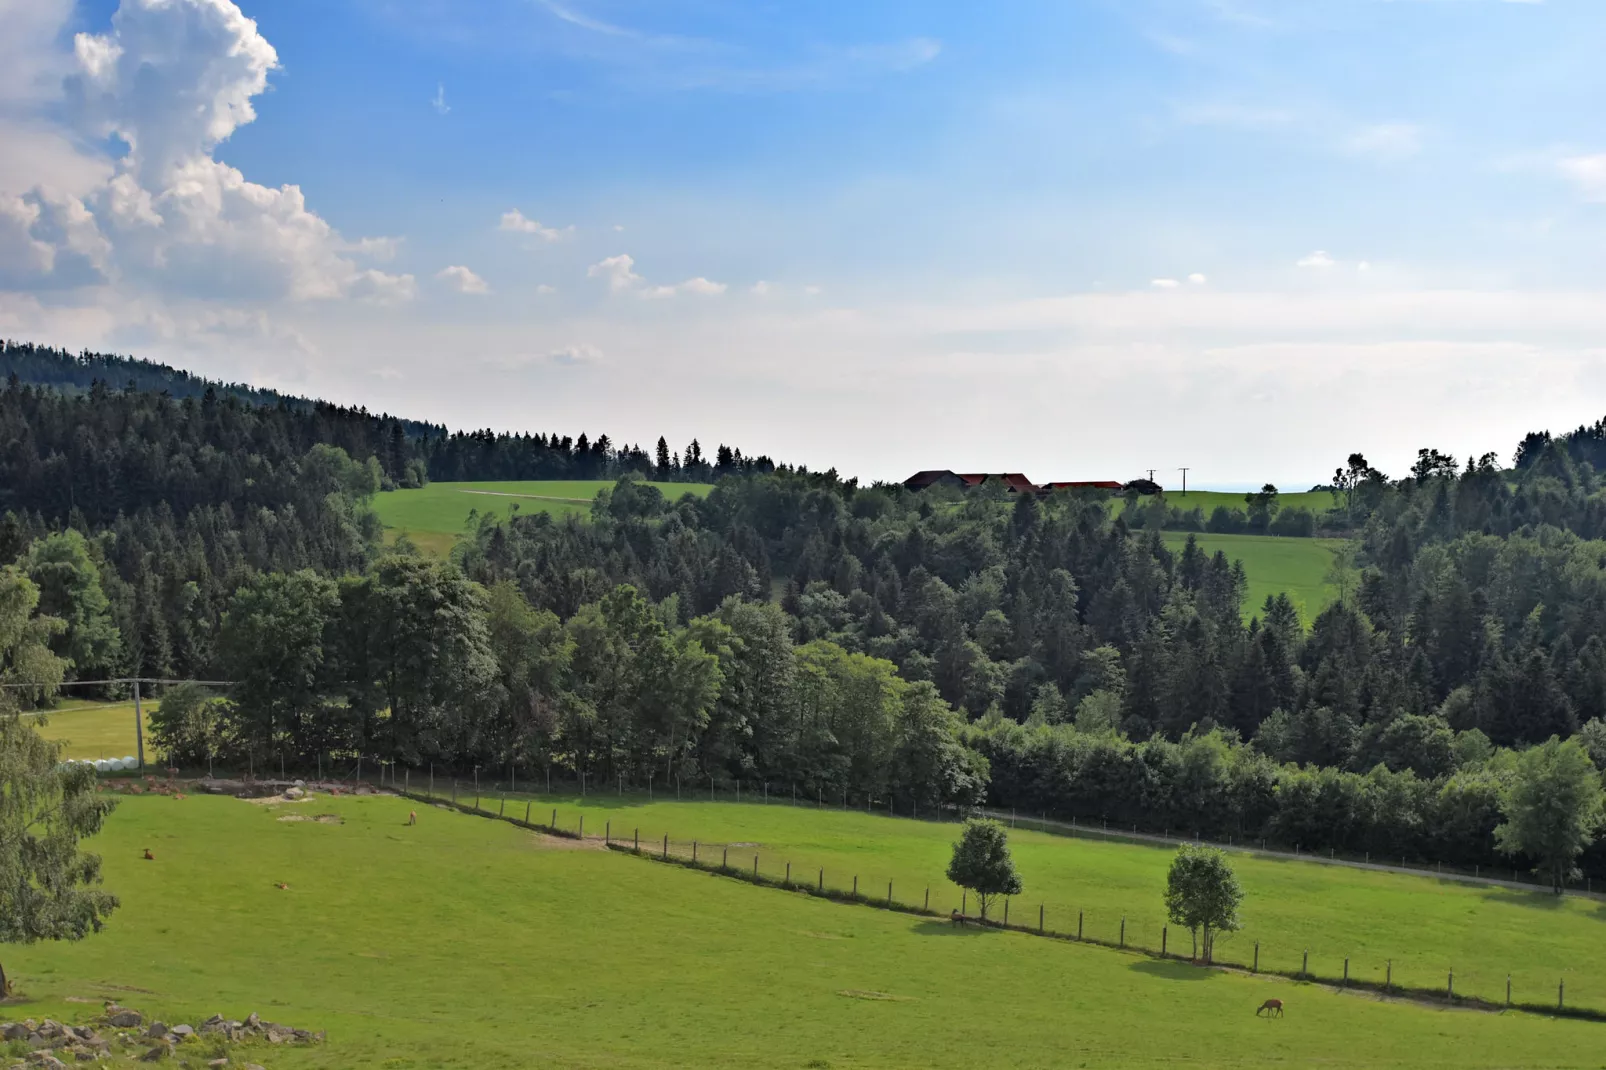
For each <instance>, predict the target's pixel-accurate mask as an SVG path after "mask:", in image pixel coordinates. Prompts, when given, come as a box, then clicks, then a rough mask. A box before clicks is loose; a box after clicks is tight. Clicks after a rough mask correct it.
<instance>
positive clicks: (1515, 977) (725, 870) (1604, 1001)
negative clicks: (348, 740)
mask: <svg viewBox="0 0 1606 1070" xmlns="http://www.w3.org/2000/svg"><path fill="white" fill-rule="evenodd" d="M402 781H403V782H402V783H400V784H394V783H390V784H387V785H386V786H387V787H388V788H390V789H391V790H395V791H396V792H397V793H398V794H401V795H404V796H406V797H408V798H412V799H415V800H418V801H421V802H425V803H432V804H436V805H442V806H448V807H454V808H456V809H458V810H460V811H462V812H464V813H467V814H474V815H478V816H482V817H488V818H494V819H500V820H503V821H507V822H510V823H512V824H514V825H517V826H520V827H524V828H528V829H530V830H532V831H536V832H541V833H545V834H548V835H553V836H560V837H565V838H568V839H572V840H577V841H581V842H584V843H588V844H592V845H595V846H596V847H598V848H603V849H609V850H613V851H617V852H623V853H628V854H632V855H636V856H639V857H642V858H645V859H650V860H653V861H656V862H659V863H665V864H670V865H675V866H680V867H683V868H691V869H697V870H700V871H703V872H707V873H711V874H716V875H721V876H725V877H729V878H733V879H738V880H743V881H746V882H748V883H751V884H755V885H761V886H767V887H772V888H778V889H783V890H788V891H793V892H798V893H803V894H808V895H812V896H816V897H820V898H826V899H832V900H836V901H840V902H850V903H859V904H863V905H866V906H872V907H877V908H880V909H885V910H892V911H897V912H900V913H904V914H912V915H917V916H922V917H924V918H926V919H928V921H929V923H930V924H941V925H954V924H965V925H979V926H985V927H986V928H989V929H998V930H1008V931H1013V932H1018V933H1023V934H1028V935H1034V936H1039V937H1043V938H1050V939H1056V940H1066V941H1075V942H1080V943H1085V944H1092V945H1097V946H1102V947H1107V948H1113V949H1117V950H1125V951H1128V952H1132V953H1135V954H1141V955H1145V956H1148V957H1150V958H1155V959H1162V960H1172V961H1175V962H1178V963H1188V962H1194V961H1196V960H1197V957H1198V947H1197V944H1196V943H1195V942H1194V937H1193V934H1191V933H1190V932H1189V931H1188V930H1186V929H1184V928H1179V927H1177V926H1174V925H1171V924H1169V923H1167V922H1166V920H1165V919H1164V917H1163V916H1159V915H1157V914H1154V913H1150V912H1144V911H1133V912H1131V913H1125V914H1122V913H1118V912H1115V911H1110V910H1090V909H1087V908H1085V907H1078V906H1076V905H1074V904H1069V903H1064V902H1050V901H1048V900H1046V899H1044V900H1036V901H1034V900H1030V899H1027V898H1021V897H1005V898H1001V899H1000V900H999V901H998V903H997V904H996V905H994V906H993V907H992V908H991V910H990V916H989V917H988V918H986V919H985V920H983V919H981V918H980V917H979V906H978V904H977V903H976V901H975V899H974V897H973V896H972V894H971V893H969V892H967V891H965V890H963V889H957V888H954V887H953V886H952V885H950V884H949V883H948V882H947V881H946V880H943V879H938V880H934V881H912V880H910V879H909V878H908V876H907V874H905V875H904V876H902V877H897V876H894V877H890V878H889V877H888V876H886V875H885V874H884V873H879V874H878V873H870V872H862V871H861V872H854V871H853V868H854V867H844V866H843V865H841V863H840V860H836V861H833V862H831V863H824V864H822V863H821V862H820V860H818V859H809V858H806V857H800V856H799V854H800V853H799V854H777V853H775V852H766V851H765V850H764V849H763V848H762V847H760V846H759V845H756V844H753V843H747V842H738V841H718V840H700V839H686V838H684V837H683V836H678V835H675V834H669V833H664V832H659V831H656V830H653V831H647V830H644V829H643V828H641V827H640V825H639V824H638V823H636V822H635V821H633V820H630V819H628V818H620V817H617V816H615V814H614V813H613V812H611V811H609V812H604V813H602V814H600V815H599V814H598V813H596V812H593V813H590V814H587V813H586V811H585V810H584V809H582V808H580V807H578V806H573V805H559V806H554V805H551V804H550V802H549V801H539V800H537V799H536V798H535V797H534V796H533V795H526V796H510V795H509V794H508V793H505V792H502V791H500V790H499V786H498V785H482V786H479V787H478V790H476V785H474V784H472V783H463V782H461V781H458V780H456V779H454V778H441V780H440V782H438V783H435V784H433V785H431V784H429V783H428V782H425V783H423V784H415V783H413V782H412V780H411V777H410V774H404V776H403V777H402ZM432 788H433V790H431V789H432ZM731 797H732V798H734V793H732V796H731ZM872 812H873V811H872ZM627 822H628V823H627ZM1015 823H1016V824H1017V827H1024V823H1023V822H1022V821H1021V819H1019V818H1016V819H1015ZM1101 831H1102V830H1101ZM956 914H958V915H961V916H962V917H963V920H956V919H955V915H956ZM1218 941H1219V942H1218V943H1217V944H1216V947H1215V954H1214V956H1213V959H1212V963H1211V964H1212V965H1214V966H1217V967H1221V968H1227V969H1238V970H1243V971H1245V972H1248V973H1254V974H1265V975H1272V976H1280V977H1285V978H1289V979H1293V980H1296V981H1307V982H1312V983H1320V984H1326V985H1331V986H1333V987H1337V988H1351V989H1355V990H1357V991H1373V992H1377V993H1379V994H1386V995H1390V996H1395V997H1405V998H1414V999H1425V1000H1433V1001H1436V1002H1440V1003H1445V1004H1454V1005H1460V1006H1474V1007H1484V1008H1491V1009H1498V1008H1503V1007H1511V1008H1516V1009H1521V1010H1528V1011H1534V1012H1542V1013H1548V1014H1562V1015H1566V1016H1571V1017H1581V1018H1589V1019H1598V1020H1602V1021H1606V988H1603V987H1602V984H1601V982H1600V981H1599V980H1598V979H1595V978H1593V976H1592V975H1590V974H1587V973H1580V972H1578V971H1567V972H1566V973H1565V974H1562V975H1559V976H1557V977H1556V978H1555V981H1554V982H1546V981H1545V980H1543V979H1542V978H1541V977H1539V976H1538V974H1537V972H1536V971H1535V970H1534V969H1532V968H1523V969H1520V970H1514V971H1512V972H1504V971H1496V970H1491V969H1489V968H1487V967H1485V968H1481V969H1471V970H1461V971H1457V970H1452V969H1444V970H1436V969H1433V968H1431V967H1430V966H1428V965H1426V964H1424V963H1422V962H1420V961H1414V960H1411V961H1396V960H1392V959H1388V958H1377V957H1375V956H1359V955H1356V956H1344V955H1339V954H1333V953H1331V952H1327V951H1324V950H1323V949H1321V948H1316V949H1312V948H1307V947H1303V946H1298V945H1294V944H1287V945H1280V944H1277V943H1275V942H1273V941H1267V940H1263V939H1262V940H1253V941H1251V940H1234V939H1231V937H1230V934H1224V935H1223V936H1222V937H1218Z"/></svg>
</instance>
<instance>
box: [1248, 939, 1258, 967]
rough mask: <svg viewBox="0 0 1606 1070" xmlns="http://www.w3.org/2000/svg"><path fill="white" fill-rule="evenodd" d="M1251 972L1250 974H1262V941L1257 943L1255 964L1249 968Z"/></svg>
mask: <svg viewBox="0 0 1606 1070" xmlns="http://www.w3.org/2000/svg"><path fill="white" fill-rule="evenodd" d="M1249 972H1250V973H1259V972H1260V941H1259V940H1256V941H1255V964H1254V965H1253V966H1251V967H1249Z"/></svg>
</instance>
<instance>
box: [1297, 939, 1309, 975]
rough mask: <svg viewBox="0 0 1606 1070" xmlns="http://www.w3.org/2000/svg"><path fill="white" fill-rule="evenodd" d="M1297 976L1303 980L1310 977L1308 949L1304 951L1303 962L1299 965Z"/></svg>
mask: <svg viewBox="0 0 1606 1070" xmlns="http://www.w3.org/2000/svg"><path fill="white" fill-rule="evenodd" d="M1299 975H1300V976H1301V977H1305V978H1309V977H1310V948H1308V947H1307V948H1306V949H1305V960H1304V961H1303V962H1301V963H1300V964H1299Z"/></svg>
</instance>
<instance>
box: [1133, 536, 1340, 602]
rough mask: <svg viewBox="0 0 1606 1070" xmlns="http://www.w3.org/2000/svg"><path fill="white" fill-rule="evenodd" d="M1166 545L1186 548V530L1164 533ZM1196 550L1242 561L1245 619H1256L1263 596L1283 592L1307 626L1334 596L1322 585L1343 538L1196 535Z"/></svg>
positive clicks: (1327, 587)
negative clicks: (1245, 581)
mask: <svg viewBox="0 0 1606 1070" xmlns="http://www.w3.org/2000/svg"><path fill="white" fill-rule="evenodd" d="M1163 537H1164V538H1165V543H1166V545H1167V546H1169V547H1170V548H1171V549H1172V550H1181V549H1182V548H1183V546H1185V545H1187V542H1188V532H1185V531H1167V532H1165V533H1164V536H1163ZM1194 538H1195V539H1196V540H1198V543H1199V547H1200V549H1202V550H1204V552H1205V553H1207V554H1214V553H1215V552H1216V551H1217V550H1220V551H1221V552H1222V553H1224V554H1226V555H1227V557H1228V559H1229V560H1233V561H1242V562H1243V563H1244V574H1245V576H1247V577H1248V579H1249V593H1248V594H1247V595H1246V596H1245V597H1244V616H1245V617H1249V616H1253V615H1257V614H1258V613H1259V612H1260V607H1261V606H1263V605H1265V604H1266V599H1267V597H1274V596H1276V595H1278V594H1284V593H1286V594H1287V595H1288V597H1289V599H1291V600H1292V601H1293V603H1294V605H1295V606H1296V607H1297V608H1298V609H1299V615H1300V618H1301V619H1302V620H1304V622H1305V623H1306V624H1309V623H1310V622H1311V621H1312V620H1314V619H1316V616H1317V615H1318V614H1320V613H1321V611H1322V610H1324V609H1326V608H1327V607H1328V606H1329V605H1331V604H1332V603H1333V602H1334V601H1335V600H1336V599H1337V598H1338V591H1337V589H1335V588H1334V587H1333V586H1332V584H1330V583H1328V582H1327V574H1328V571H1329V570H1330V569H1331V568H1332V567H1333V555H1334V554H1335V553H1336V552H1337V551H1339V550H1340V549H1342V548H1343V546H1344V541H1343V540H1342V539H1286V538H1282V537H1279V536H1276V535H1211V534H1208V533H1201V534H1195V535H1194Z"/></svg>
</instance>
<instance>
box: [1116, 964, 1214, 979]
mask: <svg viewBox="0 0 1606 1070" xmlns="http://www.w3.org/2000/svg"><path fill="white" fill-rule="evenodd" d="M1127 968H1128V969H1130V970H1132V971H1133V972H1135V973H1146V974H1148V975H1149V976H1150V977H1160V978H1163V979H1165V980H1167V981H1208V980H1210V979H1211V978H1212V977H1214V976H1216V972H1217V971H1215V970H1212V969H1208V968H1206V967H1203V966H1194V965H1192V964H1191V963H1187V962H1178V961H1176V960H1174V959H1139V960H1138V961H1137V962H1134V963H1133V964H1132V965H1131V966H1129V967H1127Z"/></svg>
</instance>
